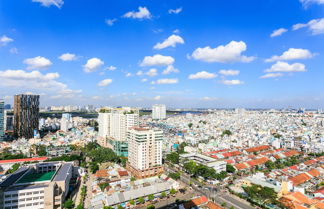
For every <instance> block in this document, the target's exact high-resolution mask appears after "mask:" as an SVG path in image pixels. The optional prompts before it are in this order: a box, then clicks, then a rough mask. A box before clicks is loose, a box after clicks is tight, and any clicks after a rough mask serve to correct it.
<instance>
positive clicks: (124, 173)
mask: <svg viewBox="0 0 324 209" xmlns="http://www.w3.org/2000/svg"><path fill="white" fill-rule="evenodd" d="M118 174H119V176H128V172H127V171H118Z"/></svg>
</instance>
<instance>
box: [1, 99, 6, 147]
mask: <svg viewBox="0 0 324 209" xmlns="http://www.w3.org/2000/svg"><path fill="white" fill-rule="evenodd" d="M4 136H5V112H4V101H2V100H0V141H3V140H4Z"/></svg>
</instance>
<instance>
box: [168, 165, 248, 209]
mask: <svg viewBox="0 0 324 209" xmlns="http://www.w3.org/2000/svg"><path fill="white" fill-rule="evenodd" d="M170 170H171V171H173V172H177V170H175V169H173V168H171V169H170V168H169V170H168V169H167V171H170ZM180 180H181V181H182V182H184V183H186V184H187V185H190V183H191V182H192V183H193V184H191V187H192V188H193V189H194V190H195V191H196V192H198V193H200V194H201V195H205V196H207V197H208V198H209V199H214V200H215V202H217V203H218V204H222V203H223V202H226V206H227V207H231V206H233V207H234V208H235V209H254V207H252V206H250V205H249V203H247V202H245V200H240V199H237V198H235V197H232V196H231V195H230V194H227V193H224V192H223V193H221V191H220V189H219V188H215V187H212V186H205V185H203V184H201V183H200V182H198V181H196V180H195V179H192V178H190V176H188V175H187V174H185V173H183V174H182V175H181V176H180ZM196 185H197V186H196Z"/></svg>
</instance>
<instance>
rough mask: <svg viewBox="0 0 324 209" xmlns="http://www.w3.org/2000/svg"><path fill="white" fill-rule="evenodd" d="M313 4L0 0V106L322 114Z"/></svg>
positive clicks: (322, 43)
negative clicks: (33, 101) (21, 100)
mask: <svg viewBox="0 0 324 209" xmlns="http://www.w3.org/2000/svg"><path fill="white" fill-rule="evenodd" d="M323 18H324V1H323V0H285V1H282V0H263V1H260V0H245V1H237V0H217V1H216V0H204V1H198V0H172V1H171V0H169V1H165V0H164V1H162V0H154V1H152V0H142V1H136V0H118V1H117V0H115V1H108V0H78V1H77V0H1V2H0V98H5V100H6V102H8V103H11V102H12V95H14V94H18V93H27V92H28V93H37V94H40V95H41V103H42V105H43V106H45V105H67V104H73V105H83V104H94V105H97V106H99V105H118V106H119V105H130V106H142V107H149V106H150V105H152V104H154V103H165V104H167V105H168V106H169V107H224V108H227V107H260V108H281V107H288V106H292V107H296V108H298V107H306V108H324V82H323V78H324V71H323V70H324V69H323V68H324V62H323V60H324V59H323V57H324V56H323V54H324V19H323Z"/></svg>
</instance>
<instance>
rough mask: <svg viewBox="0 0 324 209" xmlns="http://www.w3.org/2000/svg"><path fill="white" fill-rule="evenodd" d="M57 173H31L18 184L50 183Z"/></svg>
mask: <svg viewBox="0 0 324 209" xmlns="http://www.w3.org/2000/svg"><path fill="white" fill-rule="evenodd" d="M54 174H55V171H51V172H47V173H29V174H26V175H25V176H23V177H22V178H21V179H19V180H18V181H17V182H16V183H17V184H24V183H32V182H42V181H49V180H51V179H52V177H53V176H54Z"/></svg>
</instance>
